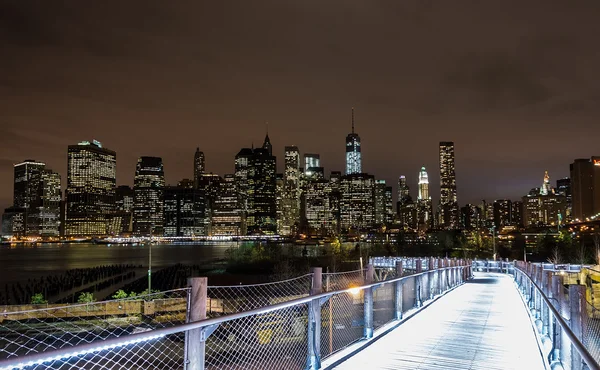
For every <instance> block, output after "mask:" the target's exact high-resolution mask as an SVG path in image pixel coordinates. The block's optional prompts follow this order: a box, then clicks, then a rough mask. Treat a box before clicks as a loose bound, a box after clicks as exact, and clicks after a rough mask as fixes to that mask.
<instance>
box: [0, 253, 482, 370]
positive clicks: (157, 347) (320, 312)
mask: <svg viewBox="0 0 600 370" xmlns="http://www.w3.org/2000/svg"><path fill="white" fill-rule="evenodd" d="M428 267H429V266H428ZM415 268H416V271H417V273H416V274H414V275H410V276H403V265H402V262H399V263H397V265H396V269H397V276H401V277H398V278H395V279H390V280H385V281H380V282H374V268H373V266H372V265H369V266H368V268H367V269H366V272H365V281H366V283H365V284H363V285H360V286H356V287H349V288H345V289H337V290H332V291H328V292H323V288H324V287H323V283H324V282H325V283H326V282H327V280H328V279H331V278H332V277H331V276H327V275H325V274H322V273H321V269H320V268H316V269H313V274H312V284H311V285H312V288H311V292H310V293H311V295H310V296H306V297H302V298H297V299H293V300H289V301H284V302H279V303H275V304H270V305H268V306H265V307H260V308H255V309H251V310H248V311H245V312H236V313H231V314H227V315H223V316H218V317H211V318H208V319H205V317H206V313H207V309H206V304H207V302H208V298H207V290H208V289H209V287H207V286H206V279H205V278H192V279H190V284H189V285H190V288H189V291H190V297H189V299H188V307H189V310H188V321H189V322H188V323H185V324H179V325H175V326H171V327H164V328H159V329H153V330H149V331H146V332H139V333H133V334H125V335H122V336H121V337H118V338H109V339H106V340H103V341H94V342H91V343H82V344H79V345H77V346H75V347H64V348H56V349H53V350H49V351H46V352H40V353H32V354H29V355H26V356H20V357H13V358H9V359H6V360H1V361H0V369H15V368H18V369H28V370H29V369H49V368H51V369H70V368H83V369H86V368H93V369H114V368H160V369H181V368H185V369H188V370H192V369H193V370H196V369H242V368H243V369H280V368H285V369H306V368H308V369H318V368H319V366H320V363H321V361H322V360H323V359H326V358H328V357H330V356H332V355H333V354H334V353H337V352H339V351H340V350H342V349H344V348H347V347H348V346H349V345H351V344H354V343H356V342H358V341H360V340H362V339H369V338H371V337H372V336H373V333H374V331H376V330H377V329H379V328H381V327H382V326H384V325H385V324H387V323H391V322H399V320H401V319H402V318H403V317H405V316H406V314H407V313H408V312H410V311H414V310H418V309H419V308H420V307H422V306H423V304H424V303H425V302H427V301H430V300H432V299H434V298H435V297H436V296H439V295H440V294H443V293H444V292H446V291H448V290H450V289H452V288H454V287H456V286H458V285H460V284H461V283H463V282H464V281H465V280H466V279H468V278H469V277H470V276H471V264H470V262H466V261H449V262H448V266H446V267H440V268H438V269H431V270H428V271H424V272H421V271H422V270H423V269H422V266H421V261H418V262H416V264H415ZM324 275H325V276H324Z"/></svg>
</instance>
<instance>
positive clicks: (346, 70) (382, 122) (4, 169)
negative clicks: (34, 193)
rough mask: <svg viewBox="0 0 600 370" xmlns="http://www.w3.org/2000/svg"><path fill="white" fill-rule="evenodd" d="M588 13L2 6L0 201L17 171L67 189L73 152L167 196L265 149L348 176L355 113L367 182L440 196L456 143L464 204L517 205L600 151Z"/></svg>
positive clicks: (593, 26)
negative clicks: (142, 167)
mask: <svg viewBox="0 0 600 370" xmlns="http://www.w3.org/2000/svg"><path fill="white" fill-rule="evenodd" d="M598 20H600V2H598V1H591V0H590V1H586V0H582V1H575V2H572V1H554V0H545V1H523V0H519V1H506V0H505V1H494V2H491V1H486V2H482V1H475V0H472V1H466V0H464V1H463V0H460V1H459V0H453V1H430V0H418V1H412V0H403V1H375V0H369V1H365V0H339V1H328V0H319V1H307V0H302V1H298V0H293V1H292V0H272V1H259V0H252V1H246V0H239V1H223V0H219V1H189V2H186V1H148V0H144V1H138V2H134V1H126V2H123V1H96V2H90V1H85V2H82V1H69V2H60V1H52V2H50V1H38V2H34V1H25V0H15V1H5V0H0V206H2V207H7V206H9V205H10V204H11V203H12V182H13V166H12V165H13V164H14V163H17V162H19V161H22V160H24V159H27V158H31V159H36V160H39V161H43V162H46V163H47V165H48V166H49V167H50V168H53V169H55V170H57V171H59V172H60V173H61V174H62V176H63V184H64V183H65V181H64V180H65V177H66V166H67V145H69V144H75V143H77V142H79V141H81V140H91V139H97V140H100V141H101V142H102V143H103V144H104V146H105V147H107V148H110V149H113V150H115V151H116V152H117V166H118V173H117V182H118V183H119V184H132V182H133V175H134V169H135V163H136V160H137V157H139V156H141V155H153V156H161V157H162V158H163V160H164V164H165V173H166V178H167V182H168V183H176V182H177V181H178V180H179V179H181V178H186V177H187V178H189V177H191V176H192V168H193V167H192V166H193V155H194V151H195V149H196V147H197V146H198V147H200V148H201V150H203V151H204V153H205V155H206V161H207V170H208V171H211V172H216V173H219V174H224V173H231V172H233V167H234V156H235V154H236V153H237V152H238V151H239V149H240V148H242V147H248V146H250V145H252V143H254V145H260V144H261V143H262V140H263V138H264V134H265V122H266V121H268V122H269V136H270V138H271V141H272V143H273V145H274V153H275V154H276V155H277V157H278V167H279V169H280V170H281V168H282V165H283V148H284V146H285V145H297V146H298V147H299V148H300V151H301V153H302V154H303V153H305V152H316V153H320V154H321V161H322V165H323V166H324V167H325V170H326V173H329V171H331V170H339V171H343V170H344V150H345V149H344V142H345V136H346V134H348V132H349V131H350V109H351V107H352V106H354V107H355V108H356V129H357V132H358V133H359V134H360V136H361V139H362V146H363V171H365V172H369V173H372V174H374V175H375V176H376V177H378V178H383V179H385V180H387V181H388V183H389V182H392V183H393V184H394V185H395V183H396V179H397V178H398V176H399V175H401V174H404V175H406V176H407V178H408V181H409V184H410V186H411V188H412V191H413V196H415V195H416V182H417V175H418V172H419V169H420V167H421V166H422V165H424V166H426V167H427V169H428V170H429V175H430V179H431V183H432V186H431V188H432V194H433V195H434V201H435V202H437V199H438V198H439V186H438V184H439V168H438V166H439V164H438V152H437V150H438V143H439V141H454V142H455V145H456V161H457V163H456V170H457V186H458V197H459V202H460V203H461V204H464V203H466V202H479V201H480V200H481V199H483V198H486V199H488V200H490V199H495V198H512V199H517V198H518V197H520V196H522V195H524V194H526V193H527V192H528V191H529V189H530V188H531V187H534V186H539V185H540V184H541V183H542V179H543V174H544V170H548V171H549V172H550V176H551V180H552V182H554V181H555V180H556V179H557V178H559V177H564V176H568V171H569V163H570V162H571V161H572V159H574V158H577V157H590V156H592V155H600V141H599V137H600V136H599V134H600V120H599V118H600V105H599V103H600V87H599V86H600V85H599V84H600V82H599V81H600V54H599V50H600V46H599V43H598V37H599V36H600V22H599V21H598Z"/></svg>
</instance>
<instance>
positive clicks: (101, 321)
mask: <svg viewBox="0 0 600 370" xmlns="http://www.w3.org/2000/svg"><path fill="white" fill-rule="evenodd" d="M187 297H188V289H177V290H171V291H167V292H161V293H153V294H148V295H142V296H136V297H132V298H125V299H120V300H113V301H103V302H90V303H82V304H75V305H72V304H71V305H67V304H52V305H47V307H45V308H36V309H28V310H19V308H20V306H6V308H5V309H4V312H2V314H1V315H0V358H10V357H14V356H25V355H28V354H30V353H38V352H45V351H48V350H53V349H57V348H63V347H74V346H77V345H79V344H82V343H91V342H95V341H101V340H105V339H109V338H116V337H120V336H122V335H126V334H130V333H137V332H144V331H149V330H152V329H158V328H163V327H170V326H174V325H178V324H182V323H184V322H185V321H186V313H187ZM29 307H32V305H30V306H28V308H29ZM9 309H13V310H12V311H9Z"/></svg>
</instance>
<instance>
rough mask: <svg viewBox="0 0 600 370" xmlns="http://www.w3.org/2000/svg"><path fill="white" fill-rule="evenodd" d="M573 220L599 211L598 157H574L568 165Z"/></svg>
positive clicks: (599, 172)
mask: <svg viewBox="0 0 600 370" xmlns="http://www.w3.org/2000/svg"><path fill="white" fill-rule="evenodd" d="M570 169H571V194H572V202H573V216H572V218H573V219H574V220H581V221H584V220H585V219H586V218H588V217H591V216H594V215H597V214H598V213H600V157H592V158H591V159H576V160H575V161H574V162H573V163H571V166H570Z"/></svg>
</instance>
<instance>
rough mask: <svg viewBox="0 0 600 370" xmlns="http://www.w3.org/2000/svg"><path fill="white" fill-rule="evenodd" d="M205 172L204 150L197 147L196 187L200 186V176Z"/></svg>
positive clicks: (195, 155)
mask: <svg viewBox="0 0 600 370" xmlns="http://www.w3.org/2000/svg"><path fill="white" fill-rule="evenodd" d="M204 172H206V167H205V158H204V152H201V151H200V148H196V153H194V185H195V187H196V188H198V182H199V180H200V176H202V175H203V174H204Z"/></svg>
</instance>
